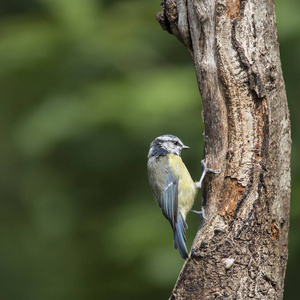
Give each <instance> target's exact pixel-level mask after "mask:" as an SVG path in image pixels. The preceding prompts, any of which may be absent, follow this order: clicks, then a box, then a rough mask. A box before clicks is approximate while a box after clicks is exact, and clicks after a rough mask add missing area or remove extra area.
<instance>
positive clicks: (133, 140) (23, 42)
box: [0, 0, 300, 300]
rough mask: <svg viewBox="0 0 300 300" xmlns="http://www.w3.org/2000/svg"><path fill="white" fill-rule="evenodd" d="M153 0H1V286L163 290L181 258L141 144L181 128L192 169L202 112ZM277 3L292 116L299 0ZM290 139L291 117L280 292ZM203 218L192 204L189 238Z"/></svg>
mask: <svg viewBox="0 0 300 300" xmlns="http://www.w3.org/2000/svg"><path fill="white" fill-rule="evenodd" d="M159 2H160V1H157V2H156V1H148V2H147V3H146V2H144V1H138V0H131V1H129V0H123V1H117V0H115V1H113V0H110V1H108V0H105V1H104V0H102V1H100V0H98V1H95V0H25V1H24V0H4V1H2V2H1V4H0V15H1V21H0V22H1V25H0V65H1V68H0V90H1V95H2V101H1V102H0V114H1V118H0V131H1V134H0V144H1V147H0V159H1V169H0V176H1V180H0V195H1V197H0V199H1V200H0V201H1V209H0V234H1V247H0V277H1V280H0V291H1V292H0V295H1V298H2V299H7V300H15V299H22V300H27V299H28V300H29V299H30V300H35V299H36V300H37V299H43V300H48V299H57V300H59V299H64V300H67V299H74V300H75V299H106V300H110V299H120V298H122V299H167V297H168V296H169V294H170V291H171V289H172V287H173V285H174V283H175V281H176V278H177V275H178V273H179V271H180V268H181V266H182V264H183V260H182V259H181V258H180V256H179V254H178V253H177V251H175V250H174V249H173V246H172V234H171V230H170V226H169V224H168V222H167V221H166V220H165V219H164V218H163V217H162V215H161V213H160V211H159V209H158V207H157V205H156V204H155V201H154V199H153V196H152V194H151V191H150V188H149V187H148V181H147V176H146V155H147V152H148V146H149V143H150V142H151V141H152V140H153V139H154V138H155V137H156V136H158V135H160V134H163V133H172V134H175V135H178V136H179V137H181V138H182V140H183V141H184V142H185V143H186V144H187V145H190V146H191V147H192V149H191V150H190V151H189V152H186V153H184V157H183V159H184V161H185V162H186V164H187V165H188V168H189V169H190V171H191V174H192V176H193V177H194V178H195V179H197V178H198V177H199V176H200V173H201V167H200V159H201V157H202V151H203V150H202V149H203V138H202V132H203V124H202V120H201V114H200V112H201V101H200V96H199V93H198V88H197V83H196V79H195V75H194V70H193V66H192V62H191V59H190V57H189V54H188V52H187V51H186V49H185V48H184V47H183V46H182V45H181V44H180V43H179V42H178V41H177V40H176V39H175V38H174V37H172V36H171V35H168V34H167V33H166V32H163V31H162V30H161V28H160V26H159V25H158V23H157V21H156V20H155V13H156V12H157V11H159V10H160V7H159V4H160V3H159ZM276 10H277V23H278V31H279V41H280V44H281V57H282V65H283V71H284V75H285V81H286V87H287V93H288V99H289V106H290V109H291V119H292V124H293V128H294V129H295V128H299V126H300V124H298V123H300V119H299V118H298V117H297V112H299V108H300V103H299V101H297V100H296V99H297V95H299V93H300V90H299V89H300V85H299V82H298V81H299V70H300V61H299V58H298V56H299V52H300V34H299V25H300V19H299V11H300V3H299V2H298V1H297V0H287V1H283V0H280V1H279V0H278V1H277V2H276ZM299 143H300V138H299V132H296V130H294V131H293V156H292V176H293V191H292V206H291V207H292V209H291V231H290V245H289V253H290V257H289V266H288V273H287V278H286V294H285V295H286V297H285V298H286V299H298V293H297V289H296V287H297V284H296V280H297V278H298V276H297V275H298V269H299V266H300V258H299V248H300V236H299V234H298V227H299V225H300V204H299V203H297V202H296V199H297V198H299V196H300V186H298V185H297V184H298V183H299V179H300V178H299V177H300V174H299V168H300V161H299V160H298V159H297V156H298V153H299V151H298V149H299V147H300V145H299ZM197 202H198V203H197V204H196V209H199V208H200V202H201V198H200V196H199V197H198V201H197ZM198 218H199V217H198V216H197V215H195V214H190V215H189V217H188V223H189V229H188V232H187V238H188V247H190V246H191V243H192V241H193V238H194V235H195V233H196V231H197V226H198V221H199V219H198Z"/></svg>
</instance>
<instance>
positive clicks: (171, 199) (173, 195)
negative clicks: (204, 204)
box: [158, 172, 178, 230]
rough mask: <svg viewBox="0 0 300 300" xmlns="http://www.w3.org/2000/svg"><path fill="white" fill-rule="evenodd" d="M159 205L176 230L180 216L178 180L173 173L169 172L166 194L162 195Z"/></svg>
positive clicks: (165, 188)
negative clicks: (178, 216)
mask: <svg viewBox="0 0 300 300" xmlns="http://www.w3.org/2000/svg"><path fill="white" fill-rule="evenodd" d="M158 204H159V206H160V208H161V210H162V212H163V214H164V216H165V217H166V218H167V219H168V220H169V222H170V223H171V226H172V228H173V230H174V228H175V224H176V222H177V215H178V178H175V177H174V176H173V175H172V173H171V172H167V177H166V183H165V187H164V192H163V193H162V194H161V195H160V197H159V199H158Z"/></svg>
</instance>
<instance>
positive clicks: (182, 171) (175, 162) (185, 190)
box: [168, 154, 197, 218]
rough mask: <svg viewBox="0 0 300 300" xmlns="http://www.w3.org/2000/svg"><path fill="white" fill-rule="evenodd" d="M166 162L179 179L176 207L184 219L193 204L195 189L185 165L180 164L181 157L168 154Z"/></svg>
mask: <svg viewBox="0 0 300 300" xmlns="http://www.w3.org/2000/svg"><path fill="white" fill-rule="evenodd" d="M168 160H169V166H170V169H171V170H172V172H173V173H174V175H176V177H177V178H178V179H179V182H178V190H179V193H178V205H179V209H180V210H181V212H182V215H183V217H184V218H185V217H186V215H187V213H188V212H189V211H190V210H191V208H192V206H193V204H194V200H195V196H196V194H197V188H196V186H195V184H194V182H193V180H192V178H191V175H190V173H189V171H188V170H187V168H186V166H185V164H184V163H183V162H182V160H181V157H179V156H178V155H176V154H169V155H168Z"/></svg>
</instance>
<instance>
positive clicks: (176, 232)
mask: <svg viewBox="0 0 300 300" xmlns="http://www.w3.org/2000/svg"><path fill="white" fill-rule="evenodd" d="M178 181H179V180H178V178H176V177H175V176H174V175H173V174H172V172H171V171H170V170H169V171H168V172H167V176H166V183H165V186H164V192H163V193H162V194H161V195H160V196H159V197H158V204H159V206H160V208H161V210H162V212H163V214H164V216H165V217H166V218H167V219H168V220H169V222H170V223H171V226H172V229H173V243H174V248H175V249H178V250H179V253H180V255H181V257H182V258H183V259H187V258H188V252H187V249H186V245H185V242H186V236H185V229H186V228H187V224H186V222H185V220H184V218H183V216H182V214H181V212H178Z"/></svg>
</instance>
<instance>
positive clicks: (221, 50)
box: [157, 0, 291, 299]
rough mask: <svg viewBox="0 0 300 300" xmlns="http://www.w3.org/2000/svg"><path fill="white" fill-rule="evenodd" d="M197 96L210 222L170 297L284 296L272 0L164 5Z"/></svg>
mask: <svg viewBox="0 0 300 300" xmlns="http://www.w3.org/2000/svg"><path fill="white" fill-rule="evenodd" d="M161 6H162V11H161V12H160V13H158V14H157V19H158V21H159V22H160V24H161V25H162V28H163V29H165V30H167V31H168V32H170V33H172V34H173V35H175V36H176V37H177V38H178V40H179V41H181V42H182V43H183V44H184V45H185V46H186V47H187V48H188V50H189V52H190V53H191V56H192V59H193V62H194V66H195V70H196V76H197V80H198V86H199V90H200V93H201V97H202V104H203V119H204V126H205V135H204V139H205V148H204V158H205V163H206V165H207V166H208V167H209V168H212V169H215V170H220V171H221V174H219V175H217V176H216V175H214V176H207V177H206V179H205V187H204V192H203V199H204V203H203V205H204V210H205V216H206V217H207V218H208V219H207V221H205V222H203V223H202V224H201V225H200V228H199V231H198V233H197V236H196V238H195V240H194V243H193V246H192V249H191V252H190V257H189V259H188V260H187V261H186V263H185V265H184V266H183V269H182V271H181V273H180V275H179V278H178V281H177V283H176V285H175V288H174V290H173V292H172V296H171V299H212V297H214V298H218V299H219V298H220V299H221V297H226V299H227V298H228V299H246V298H255V299H282V295H283V285H284V274H285V269H286V262H287V242H288V227H289V197H290V149H291V139H290V122H289V112H288V107H287V99H286V93H285V86H284V81H283V76H282V70H281V63H280V56H279V46H278V42H277V30H276V20H275V12H274V3H273V1H271V0H268V1H265V0H249V1H245V0H241V1H239V0H177V1H176V0H163V1H162V3H161Z"/></svg>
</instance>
